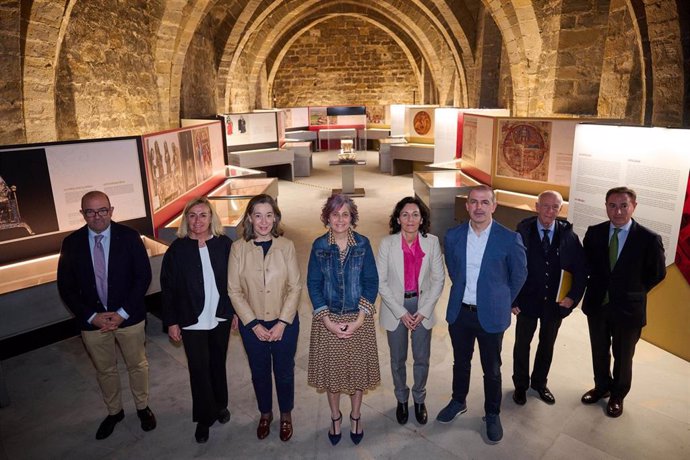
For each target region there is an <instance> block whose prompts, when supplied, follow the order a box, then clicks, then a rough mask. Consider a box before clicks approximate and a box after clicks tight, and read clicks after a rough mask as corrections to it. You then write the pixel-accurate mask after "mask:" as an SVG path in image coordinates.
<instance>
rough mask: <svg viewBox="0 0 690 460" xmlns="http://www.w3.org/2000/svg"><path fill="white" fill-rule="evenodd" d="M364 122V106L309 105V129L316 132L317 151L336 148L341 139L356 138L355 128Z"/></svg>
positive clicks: (364, 123) (362, 125)
mask: <svg viewBox="0 0 690 460" xmlns="http://www.w3.org/2000/svg"><path fill="white" fill-rule="evenodd" d="M366 124H367V115H366V107H364V106H331V107H309V129H310V130H311V131H315V132H317V133H318V142H317V150H318V151H321V150H327V149H338V148H340V147H341V140H342V139H357V130H358V129H363V128H365V127H366Z"/></svg>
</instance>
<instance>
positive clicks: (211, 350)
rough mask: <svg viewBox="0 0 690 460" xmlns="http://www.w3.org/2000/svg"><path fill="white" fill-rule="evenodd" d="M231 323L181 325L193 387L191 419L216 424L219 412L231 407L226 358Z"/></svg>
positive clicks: (205, 423) (190, 380)
mask: <svg viewBox="0 0 690 460" xmlns="http://www.w3.org/2000/svg"><path fill="white" fill-rule="evenodd" d="M230 323H231V321H230V320H228V321H222V322H220V323H218V325H217V326H216V327H215V328H213V329H211V330H209V331H202V330H191V331H190V330H186V329H182V343H183V344H184V351H185V354H186V355H187V365H188V367H189V382H190V385H191V387H192V420H194V421H195V422H198V423H202V424H204V425H207V426H211V425H213V423H214V422H215V421H216V420H217V419H218V413H219V412H220V411H221V410H223V409H225V408H226V407H228V379H227V374H226V370H225V358H226V356H227V353H228V341H229V340H230Z"/></svg>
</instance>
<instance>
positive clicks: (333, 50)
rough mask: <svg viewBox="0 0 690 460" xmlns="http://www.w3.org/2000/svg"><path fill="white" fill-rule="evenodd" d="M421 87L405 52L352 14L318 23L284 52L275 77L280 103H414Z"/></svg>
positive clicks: (384, 35) (281, 104)
mask: <svg viewBox="0 0 690 460" xmlns="http://www.w3.org/2000/svg"><path fill="white" fill-rule="evenodd" d="M413 91H417V98H418V99H417V101H418V102H419V90H418V88H417V82H416V79H415V74H414V72H413V70H412V68H411V66H410V62H409V61H408V59H407V57H406V56H405V54H404V52H403V50H402V49H401V48H400V47H399V46H398V45H397V44H396V43H395V42H394V41H393V40H392V39H391V38H390V36H388V35H387V34H386V33H385V32H384V31H382V30H380V29H379V28H377V27H375V26H373V25H372V24H370V23H368V22H366V21H363V20H359V19H357V18H351V17H341V18H337V19H330V20H327V21H324V22H321V23H319V24H318V25H316V26H315V27H313V28H312V29H309V30H308V31H307V32H305V33H304V34H303V35H302V36H301V37H299V38H298V39H297V40H296V41H295V42H294V43H293V44H292V46H291V47H290V50H289V51H288V52H287V53H286V55H285V57H284V59H283V61H282V63H281V65H280V68H279V70H278V72H277V73H276V77H275V79H274V81H273V93H274V94H275V96H276V99H277V105H278V107H293V106H304V105H336V104H362V105H386V104H390V103H408V104H411V103H412V93H413Z"/></svg>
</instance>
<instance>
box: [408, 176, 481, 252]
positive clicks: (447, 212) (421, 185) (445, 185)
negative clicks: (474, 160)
mask: <svg viewBox="0 0 690 460" xmlns="http://www.w3.org/2000/svg"><path fill="white" fill-rule="evenodd" d="M478 184H479V182H477V181H476V180H475V179H473V178H472V177H470V176H468V175H467V174H464V173H463V172H462V171H424V172H415V173H414V175H413V176H412V186H413V189H414V194H415V195H416V196H417V197H419V199H421V200H422V201H423V202H424V204H426V205H427V206H428V207H429V209H430V210H431V233H433V234H434V235H436V236H438V237H439V238H440V239H441V240H443V236H444V235H445V234H446V231H447V230H448V229H449V228H451V227H453V226H455V225H456V224H457V222H456V221H455V219H454V214H455V213H454V211H453V210H454V207H455V197H456V195H458V194H460V193H466V192H467V190H468V189H469V188H470V187H473V186H475V185H478Z"/></svg>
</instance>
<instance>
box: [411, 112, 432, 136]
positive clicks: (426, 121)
mask: <svg viewBox="0 0 690 460" xmlns="http://www.w3.org/2000/svg"><path fill="white" fill-rule="evenodd" d="M412 126H414V131H415V132H416V133H417V134H419V135H420V136H424V135H425V134H427V133H428V132H429V130H430V129H431V116H430V115H429V113H428V112H423V111H422V112H417V114H416V115H415V116H414V119H413V120H412Z"/></svg>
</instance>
